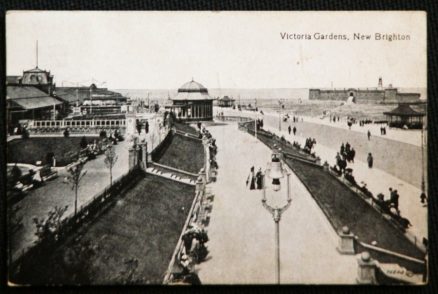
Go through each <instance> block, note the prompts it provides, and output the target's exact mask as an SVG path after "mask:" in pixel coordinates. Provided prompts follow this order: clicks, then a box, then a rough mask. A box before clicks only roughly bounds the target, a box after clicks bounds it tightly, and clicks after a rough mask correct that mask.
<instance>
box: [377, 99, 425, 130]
mask: <svg viewBox="0 0 438 294" xmlns="http://www.w3.org/2000/svg"><path fill="white" fill-rule="evenodd" d="M383 114H384V115H386V117H387V120H388V124H389V126H390V127H396V128H403V127H404V126H407V127H408V128H410V129H420V128H422V126H423V117H424V116H425V113H423V112H419V111H416V110H414V109H412V107H411V106H410V105H409V104H399V105H398V107H397V108H395V109H393V110H391V111H388V112H384V113H383Z"/></svg>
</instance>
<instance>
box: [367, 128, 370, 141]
mask: <svg viewBox="0 0 438 294" xmlns="http://www.w3.org/2000/svg"><path fill="white" fill-rule="evenodd" d="M367 136H368V141H369V140H370V138H371V132H370V130H368V133H367Z"/></svg>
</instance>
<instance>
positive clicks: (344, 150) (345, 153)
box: [340, 142, 356, 163]
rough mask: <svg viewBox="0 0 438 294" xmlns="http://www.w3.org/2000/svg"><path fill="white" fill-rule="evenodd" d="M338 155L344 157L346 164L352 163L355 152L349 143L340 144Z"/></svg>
mask: <svg viewBox="0 0 438 294" xmlns="http://www.w3.org/2000/svg"><path fill="white" fill-rule="evenodd" d="M340 155H342V157H344V158H345V159H346V160H347V161H348V162H353V163H354V157H355V156H356V150H354V148H353V147H352V146H351V145H350V143H348V142H347V143H346V144H345V145H344V143H342V144H341V148H340Z"/></svg>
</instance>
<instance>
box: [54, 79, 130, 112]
mask: <svg viewBox="0 0 438 294" xmlns="http://www.w3.org/2000/svg"><path fill="white" fill-rule="evenodd" d="M56 96H57V97H59V98H60V99H62V100H64V101H66V102H67V103H68V104H69V106H70V107H75V106H76V107H80V109H81V112H83V113H90V112H91V113H94V114H110V113H120V112H121V109H122V107H123V106H126V104H127V99H128V98H126V97H124V96H123V95H122V94H120V93H118V92H114V91H110V90H108V89H107V88H98V87H97V86H96V85H95V84H91V85H90V86H89V87H83V86H82V87H56Z"/></svg>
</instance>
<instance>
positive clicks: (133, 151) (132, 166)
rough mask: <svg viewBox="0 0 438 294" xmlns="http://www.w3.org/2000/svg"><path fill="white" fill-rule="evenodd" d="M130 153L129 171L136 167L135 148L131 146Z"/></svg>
mask: <svg viewBox="0 0 438 294" xmlns="http://www.w3.org/2000/svg"><path fill="white" fill-rule="evenodd" d="M128 152H129V169H130V170H131V169H133V168H134V166H135V147H134V146H131V147H129V149H128Z"/></svg>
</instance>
